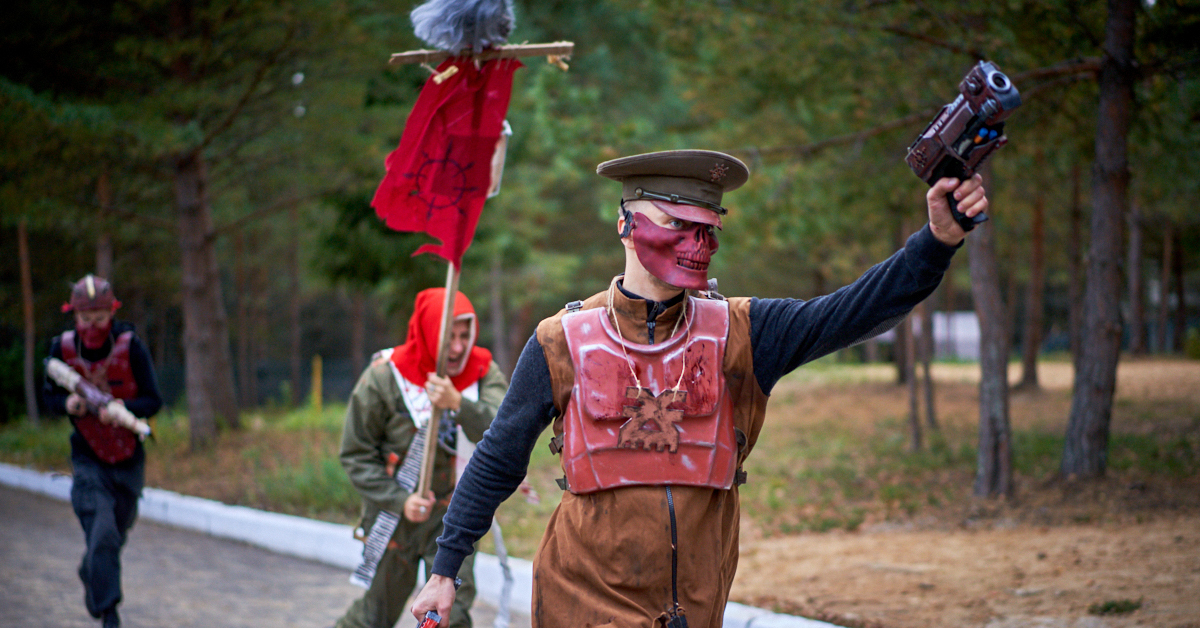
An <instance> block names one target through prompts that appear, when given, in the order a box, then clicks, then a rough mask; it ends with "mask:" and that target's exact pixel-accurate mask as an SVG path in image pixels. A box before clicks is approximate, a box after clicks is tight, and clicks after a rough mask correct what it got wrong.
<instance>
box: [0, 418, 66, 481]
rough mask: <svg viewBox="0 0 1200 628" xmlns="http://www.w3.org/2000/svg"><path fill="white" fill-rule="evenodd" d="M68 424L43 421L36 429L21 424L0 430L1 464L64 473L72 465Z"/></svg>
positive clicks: (54, 420) (57, 420)
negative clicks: (2, 462) (56, 470)
mask: <svg viewBox="0 0 1200 628" xmlns="http://www.w3.org/2000/svg"><path fill="white" fill-rule="evenodd" d="M72 429H73V428H72V427H71V422H70V421H68V420H66V419H61V420H59V419H53V420H43V421H42V423H41V424H40V425H38V426H36V427H35V426H34V425H33V424H32V423H29V422H28V421H21V422H19V423H13V424H10V425H6V426H4V428H3V429H0V460H3V461H4V462H7V463H9V464H15V465H19V466H32V467H35V468H38V469H64V468H67V467H69V466H70V464H71V442H70V440H69V439H70V437H71V431H72Z"/></svg>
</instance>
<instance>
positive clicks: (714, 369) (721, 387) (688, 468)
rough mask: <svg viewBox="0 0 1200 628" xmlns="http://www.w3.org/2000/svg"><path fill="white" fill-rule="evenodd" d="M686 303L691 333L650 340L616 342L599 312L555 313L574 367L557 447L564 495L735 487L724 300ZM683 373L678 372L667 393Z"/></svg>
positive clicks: (606, 319)
mask: <svg viewBox="0 0 1200 628" xmlns="http://www.w3.org/2000/svg"><path fill="white" fill-rule="evenodd" d="M688 309H689V311H688V319H689V320H690V328H691V329H690V333H683V332H680V333H677V334H676V337H674V338H671V339H668V340H667V341H666V342H663V343H662V344H658V345H643V344H636V343H631V342H628V341H626V340H624V339H622V338H621V337H620V336H619V335H618V334H617V332H616V330H615V329H613V326H612V323H611V321H610V320H609V317H608V316H607V313H606V312H605V310H604V308H595V309H590V310H584V311H581V312H574V313H571V314H567V315H565V316H563V319H562V324H563V328H564V329H565V330H566V337H567V347H568V350H569V351H570V355H571V361H572V362H573V363H574V365H575V385H574V388H573V389H572V393H571V400H570V401H569V402H568V403H567V407H566V411H565V415H564V422H563V451H562V456H563V458H562V461H563V469H564V471H566V475H567V482H568V485H569V487H570V490H571V492H572V493H576V494H584V493H591V492H594V491H600V490H604V489H610V488H618V487H622V486H637V485H663V484H674V485H687V486H707V487H710V488H719V489H728V488H730V487H731V486H732V485H733V479H734V472H735V471H736V467H737V440H736V438H735V437H734V430H733V411H732V410H733V406H732V401H731V398H730V395H729V391H728V390H727V389H726V386H725V373H724V371H723V370H722V364H723V362H724V358H725V340H726V338H727V337H728V336H729V305H728V303H727V302H725V301H713V300H705V299H695V298H691V299H690V301H689V303H688ZM622 345H624V349H622ZM626 355H628V361H627V359H626ZM630 363H632V366H633V369H634V370H635V371H636V372H637V380H638V381H640V382H641V385H642V386H643V387H644V389H643V390H641V391H639V390H638V388H637V383H636V382H635V380H634V378H633V375H632V374H631V373H630ZM681 369H686V372H685V373H684V376H683V380H682V383H680V385H679V391H678V392H674V391H672V390H671V389H672V388H673V387H674V386H675V385H676V383H677V382H679V381H680V373H681Z"/></svg>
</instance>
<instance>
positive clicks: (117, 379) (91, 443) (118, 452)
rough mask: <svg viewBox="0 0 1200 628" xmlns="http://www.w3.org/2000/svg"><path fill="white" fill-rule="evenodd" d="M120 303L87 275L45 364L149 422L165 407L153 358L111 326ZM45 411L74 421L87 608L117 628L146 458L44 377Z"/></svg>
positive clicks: (126, 435) (74, 489)
mask: <svg viewBox="0 0 1200 628" xmlns="http://www.w3.org/2000/svg"><path fill="white" fill-rule="evenodd" d="M120 306H121V303H120V302H119V301H117V300H116V298H115V297H114V296H113V289H112V286H111V285H110V284H109V282H108V281H106V280H105V279H103V278H100V277H95V276H93V275H87V276H86V277H84V278H83V279H80V280H79V281H78V282H76V283H75V285H74V286H73V287H72V288H71V298H70V301H68V302H67V303H66V304H64V305H63V311H64V312H73V313H74V316H75V328H74V329H73V330H70V331H66V332H63V334H62V335H60V336H57V337H56V338H54V340H53V341H52V342H51V343H50V357H52V358H57V359H59V360H62V361H63V362H66V363H67V365H69V366H70V367H71V368H73V369H75V371H77V372H78V373H79V374H80V375H82V376H83V377H85V378H86V379H87V380H88V381H90V382H91V383H92V384H95V385H96V387H97V388H99V389H100V390H101V391H104V392H108V393H110V394H112V396H113V397H114V398H115V399H116V400H117V401H118V402H120V403H121V404H123V405H124V406H125V408H126V409H128V410H129V411H130V412H132V413H133V414H134V415H135V416H138V417H142V418H149V417H151V416H153V415H154V413H156V412H158V409H159V408H160V407H162V396H161V395H160V394H159V390H158V379H157V377H156V376H155V374H154V365H153V363H152V362H151V361H150V353H149V352H148V351H147V350H146V347H145V345H143V344H142V341H141V340H140V339H139V338H138V337H137V335H136V334H135V333H134V331H133V325H131V324H129V323H126V322H123V321H114V320H113V314H114V313H115V312H116V311H117V308H119V307H120ZM43 399H44V401H45V403H46V406H47V409H48V410H49V411H50V412H51V413H54V414H66V415H68V416H70V417H71V422H72V423H73V424H74V426H75V431H74V432H73V433H72V434H71V467H72V469H73V472H74V477H73V481H72V483H71V505H72V507H73V508H74V509H75V515H76V516H77V517H78V518H79V524H80V525H81V526H82V527H83V534H84V539H85V541H86V543H87V550H86V552H85V553H84V555H83V561H82V562H81V563H80V565H79V578H80V580H82V581H83V588H84V603H85V605H86V606H87V610H88V612H89V613H91V615H92V616H93V617H96V618H100V619H102V620H103V623H104V628H113V627H115V626H119V625H120V618H119V616H118V614H117V604H118V603H120V602H121V598H122V593H121V549H122V548H123V547H124V545H125V540H126V538H127V536H128V534H129V529H130V528H131V527H133V523H134V521H135V520H136V519H137V502H138V498H139V497H141V494H142V484H143V482H144V479H145V468H146V452H145V449H144V448H143V446H142V441H141V439H140V438H138V436H137V434H134V433H133V432H132V431H130V430H128V429H126V428H124V427H121V426H119V425H117V424H116V423H115V420H114V419H113V418H112V417H110V416H109V414H108V411H107V410H105V409H103V408H101V409H100V411H99V413H98V414H93V413H91V412H89V411H88V409H87V407H86V404H85V403H84V401H83V399H81V398H80V397H79V395H77V394H75V393H74V392H68V391H67V390H65V389H63V388H61V387H60V386H58V384H56V383H54V382H53V381H52V380H50V379H49V378H47V379H46V383H45V385H44V387H43Z"/></svg>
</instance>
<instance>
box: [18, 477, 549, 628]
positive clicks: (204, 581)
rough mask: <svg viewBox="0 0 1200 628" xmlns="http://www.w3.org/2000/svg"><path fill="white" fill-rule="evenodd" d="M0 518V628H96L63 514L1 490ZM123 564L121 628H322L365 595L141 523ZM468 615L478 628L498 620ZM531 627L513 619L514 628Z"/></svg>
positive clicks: (73, 528) (73, 530) (78, 542)
mask: <svg viewBox="0 0 1200 628" xmlns="http://www.w3.org/2000/svg"><path fill="white" fill-rule="evenodd" d="M0 513H2V514H0V609H3V610H2V611H0V628H95V627H97V626H99V623H98V622H96V621H95V620H93V619H92V618H91V617H90V616H89V615H88V614H87V611H86V610H85V609H84V606H83V585H82V584H81V583H80V582H79V578H78V577H77V576H76V575H75V569H76V568H77V567H78V565H79V559H80V557H81V556H82V554H83V532H82V531H81V529H80V527H79V524H78V522H77V521H76V520H75V515H74V513H72V512H71V506H70V504H68V503H64V502H61V501H58V500H54V499H50V498H47V497H44V496H41V495H37V494H34V493H29V492H25V491H22V490H17V489H13V488H10V487H7V486H3V485H0ZM122 557H123V560H122V565H123V571H124V574H123V578H122V579H123V582H124V590H125V601H124V602H123V603H122V604H121V606H120V607H119V608H120V610H121V619H122V625H123V626H126V627H128V628H192V627H195V628H242V627H245V628H251V627H253V628H273V627H280V628H284V627H288V628H290V627H297V628H327V627H328V626H330V625H332V624H333V622H334V621H335V620H336V619H337V618H338V617H339V616H341V614H342V612H343V611H345V609H346V607H347V606H348V605H349V604H350V602H351V601H353V600H354V599H356V598H357V597H358V596H359V595H361V594H362V589H360V588H358V587H356V586H354V585H351V584H350V583H349V582H347V578H348V576H349V573H348V572H347V571H346V570H345V569H340V568H337V567H331V566H329V565H325V564H321V563H316V562H310V561H307V560H303V559H299V558H292V557H289V556H283V555H280V554H276V553H273V552H269V551H267V550H263V549H259V548H256V547H252V546H249V545H245V544H242V543H238V542H235V541H227V540H223V539H218V538H214V537H211V536H206V535H203V534H198V533H194V532H189V531H186V530H180V529H177V528H170V527H166V526H162V525H158V524H156V523H154V522H151V521H146V520H144V519H142V520H139V521H138V523H137V525H135V526H134V528H133V530H131V531H130V533H129V542H128V543H127V544H126V545H125V551H124V552H123V553H122ZM472 615H473V616H474V620H475V625H476V626H479V627H480V628H485V627H490V626H491V625H492V622H493V618H494V617H495V611H494V609H491V608H487V607H485V606H484V605H483V604H476V605H475V609H474V610H473V611H472ZM398 625H399V626H401V627H402V628H411V627H412V626H415V625H416V622H415V621H414V620H412V619H411V618H401V620H400V622H399V624H398ZM528 625H529V620H528V618H527V617H524V616H522V615H519V614H514V615H513V618H512V622H511V626H512V628H527V627H528Z"/></svg>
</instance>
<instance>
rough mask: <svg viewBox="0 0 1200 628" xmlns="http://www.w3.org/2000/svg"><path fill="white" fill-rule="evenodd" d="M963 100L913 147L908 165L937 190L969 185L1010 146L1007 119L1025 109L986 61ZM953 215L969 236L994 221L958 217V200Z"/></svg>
mask: <svg viewBox="0 0 1200 628" xmlns="http://www.w3.org/2000/svg"><path fill="white" fill-rule="evenodd" d="M958 91H959V95H958V98H955V99H954V101H953V102H951V103H950V104H948V105H946V106H944V107H942V110H941V111H939V112H938V114H937V116H936V117H935V118H934V119H933V122H930V123H929V126H928V127H926V128H925V130H924V131H923V132H922V133H921V135H920V136H918V137H917V139H916V141H914V142H913V143H912V146H909V147H908V157H906V158H905V161H906V162H908V166H909V167H910V168H912V171H913V173H915V174H916V175H917V176H918V177H920V178H921V180H922V181H924V182H926V183H928V184H929V185H931V186H932V185H933V184H935V183H937V182H938V179H941V178H944V177H955V178H958V179H959V180H962V181H965V180H967V179H969V178H971V177H972V176H974V175H975V171H976V170H978V169H979V166H980V165H981V164H982V163H983V160H985V159H987V157H988V155H990V154H992V151H994V150H996V149H997V148H1000V147H1001V146H1004V145H1005V144H1006V143H1008V137H1007V136H1005V135H1004V119H1005V118H1007V117H1008V116H1009V114H1011V113H1012V112H1013V109H1016V108H1017V107H1020V106H1021V94H1020V93H1019V92H1017V87H1016V86H1015V85H1013V84H1012V81H1010V80H1008V77H1007V76H1005V75H1004V74H1003V73H1001V72H1000V70H999V68H997V67H996V66H995V65H994V64H992V63H990V62H987V61H980V62H979V63H978V64H977V65H976V66H975V67H974V68H971V71H970V72H968V73H967V76H966V77H964V78H963V80H962V82H961V83H959V84H958ZM946 200H947V201H948V202H949V203H950V214H951V215H952V216H954V220H955V222H957V223H958V225H959V226H960V227H962V229H963V231H970V230H972V229H974V228H975V225H977V224H979V223H981V222H984V221H986V220H987V219H988V217H987V215H986V214H982V213H980V214H976V215H975V217H974V218H968V217H967V215H966V214H964V213H962V212H960V211H958V202H957V201H956V200H954V195H953V194H950V195H947V196H946Z"/></svg>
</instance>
